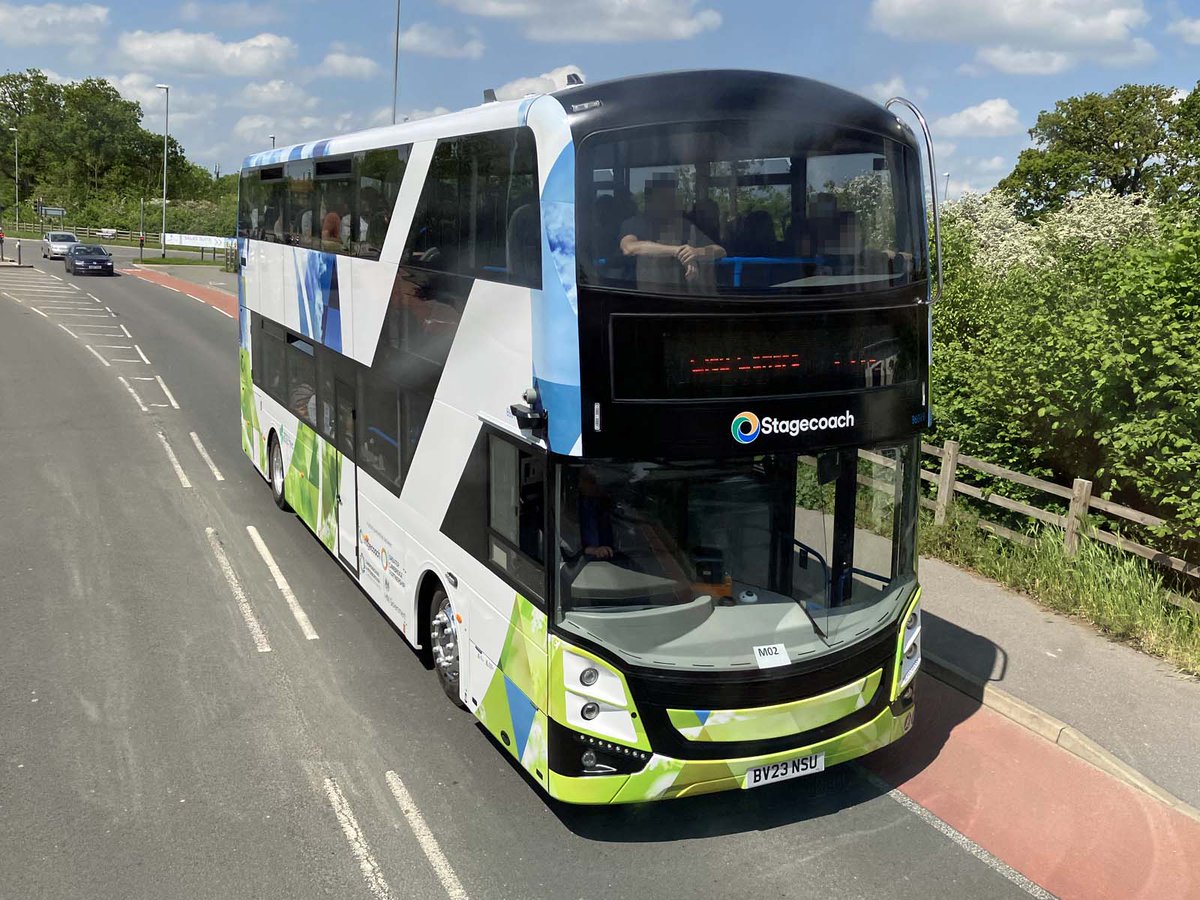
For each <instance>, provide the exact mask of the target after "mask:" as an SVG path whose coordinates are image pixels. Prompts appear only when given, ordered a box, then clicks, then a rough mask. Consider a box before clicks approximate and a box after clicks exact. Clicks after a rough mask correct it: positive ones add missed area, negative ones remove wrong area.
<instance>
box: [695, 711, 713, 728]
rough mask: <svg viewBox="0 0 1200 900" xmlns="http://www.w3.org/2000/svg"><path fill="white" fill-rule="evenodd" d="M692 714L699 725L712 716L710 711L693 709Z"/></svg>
mask: <svg viewBox="0 0 1200 900" xmlns="http://www.w3.org/2000/svg"><path fill="white" fill-rule="evenodd" d="M692 712H694V713H695V714H696V718H697V719H699V720H700V724H701V725H703V724H704V723H705V722H707V721H708V717H709V716H711V715H712V710H711V709H694V710H692Z"/></svg>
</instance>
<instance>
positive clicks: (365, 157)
mask: <svg viewBox="0 0 1200 900" xmlns="http://www.w3.org/2000/svg"><path fill="white" fill-rule="evenodd" d="M408 152H409V146H408V145H405V146H403V147H387V148H384V149H382V150H368V151H367V152H365V153H359V154H357V155H356V156H355V157H354V171H355V175H356V178H357V180H358V199H357V205H356V207H355V214H356V215H357V217H358V242H357V243H356V244H355V247H354V252H355V255H356V256H362V257H366V258H367V259H379V253H380V251H381V250H382V249H383V239H384V237H386V235H387V230H388V225H390V224H391V220H392V211H393V210H394V209H395V207H396V197H397V195H398V194H399V193H400V182H401V181H402V180H403V179H404V169H405V167H406V166H407V165H408Z"/></svg>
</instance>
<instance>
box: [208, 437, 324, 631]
mask: <svg viewBox="0 0 1200 900" xmlns="http://www.w3.org/2000/svg"><path fill="white" fill-rule="evenodd" d="M192 439H193V440H194V441H195V442H196V449H197V450H199V451H200V454H201V455H202V456H203V457H204V459H205V461H206V462H208V464H209V467H210V468H212V470H213V474H214V475H216V476H217V481H223V480H224V479H222V478H221V474H220V473H219V472H218V471H217V467H216V466H214V465H213V464H212V462H211V460H209V459H208V454H207V453H205V452H204V448H203V447H202V446H201V444H200V438H198V437H197V436H196V432H194V431H193V432H192ZM246 531H247V532H248V533H249V534H250V540H251V541H253V542H254V546H255V547H256V548H257V549H258V555H259V556H261V557H262V558H263V562H265V563H266V564H267V570H268V571H269V572H270V573H271V577H272V578H274V579H275V587H277V588H279V593H281V594H283V599H284V600H286V601H287V605H288V609H290V610H291V611H292V615H293V616H294V617H295V619H296V624H297V625H299V626H300V630H301V631H303V632H304V637H305V638H307V639H308V640H310V641H315V640H316V639H317V630H316V629H315V628H313V627H312V622H310V621H308V615H307V614H306V613H305V612H304V609H303V608H302V607H301V606H300V601H299V600H297V599H296V595H295V594H294V593H293V592H292V586H291V585H290V584H288V582H287V579H286V578H284V577H283V572H281V571H280V570H279V565H278V563H276V562H275V557H274V556H272V555H271V550H270V548H268V547H267V545H266V542H265V541H263V539H262V535H260V534H259V533H258V529H257V528H255V527H254V526H253V525H247V526H246Z"/></svg>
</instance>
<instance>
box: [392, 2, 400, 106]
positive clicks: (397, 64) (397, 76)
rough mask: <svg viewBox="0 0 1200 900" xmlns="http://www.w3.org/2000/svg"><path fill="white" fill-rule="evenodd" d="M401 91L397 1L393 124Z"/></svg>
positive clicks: (397, 3) (393, 72)
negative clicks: (397, 96)
mask: <svg viewBox="0 0 1200 900" xmlns="http://www.w3.org/2000/svg"><path fill="white" fill-rule="evenodd" d="M399 90H400V0H396V52H395V53H393V54H392V124H393V125H395V124H396V94H397V92H398V91H399Z"/></svg>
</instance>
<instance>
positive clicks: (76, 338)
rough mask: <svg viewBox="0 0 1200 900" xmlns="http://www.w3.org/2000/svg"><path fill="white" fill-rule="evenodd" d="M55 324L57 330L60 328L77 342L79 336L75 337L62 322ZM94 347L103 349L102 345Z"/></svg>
mask: <svg viewBox="0 0 1200 900" xmlns="http://www.w3.org/2000/svg"><path fill="white" fill-rule="evenodd" d="M55 324H56V325H58V327H59V328H61V329H62V330H63V331H65V332H66V333H67V334H69V335H70V336H71V337H73V338H75V340H79V335H77V334H76V333H75V332H73V331H72V330H71V329H70V328H68V327H67V326H66V325H64V324H63V323H62V322H56V323H55ZM96 346H97V347H103V346H104V344H97V345H96Z"/></svg>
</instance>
